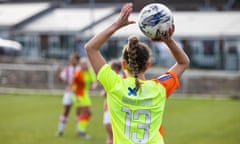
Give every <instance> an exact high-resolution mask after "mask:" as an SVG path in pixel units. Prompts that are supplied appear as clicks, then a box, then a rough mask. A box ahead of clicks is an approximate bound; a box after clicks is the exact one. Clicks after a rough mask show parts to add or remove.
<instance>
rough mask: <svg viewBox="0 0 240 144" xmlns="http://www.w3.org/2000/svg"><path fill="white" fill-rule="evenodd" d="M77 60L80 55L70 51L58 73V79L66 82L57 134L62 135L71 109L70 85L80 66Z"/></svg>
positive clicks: (71, 92)
mask: <svg viewBox="0 0 240 144" xmlns="http://www.w3.org/2000/svg"><path fill="white" fill-rule="evenodd" d="M79 60H80V56H79V55H78V54H77V53H72V54H71V55H70V56H69V64H68V65H67V66H66V67H65V68H64V69H63V70H62V71H61V72H60V74H59V79H60V80H62V81H63V82H65V83H66V88H65V92H64V96H63V99H62V103H63V112H62V114H61V116H60V119H59V123H58V132H57V136H62V135H63V132H64V128H65V125H66V122H67V118H68V115H69V113H70V110H71V106H72V95H73V91H72V88H71V85H72V81H73V75H74V72H75V71H76V70H78V69H79V68H80V67H79Z"/></svg>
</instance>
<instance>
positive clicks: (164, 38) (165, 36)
mask: <svg viewBox="0 0 240 144" xmlns="http://www.w3.org/2000/svg"><path fill="white" fill-rule="evenodd" d="M174 31H175V25H174V24H173V25H172V26H171V27H170V28H169V29H168V30H167V31H165V32H164V33H162V34H160V36H159V37H158V38H154V39H152V41H155V42H159V41H162V42H168V41H169V40H171V39H172V35H173V33H174Z"/></svg>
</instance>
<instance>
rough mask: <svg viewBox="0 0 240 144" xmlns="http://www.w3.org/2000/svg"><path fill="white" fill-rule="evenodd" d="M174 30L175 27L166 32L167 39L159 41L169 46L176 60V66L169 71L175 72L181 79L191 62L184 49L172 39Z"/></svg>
mask: <svg viewBox="0 0 240 144" xmlns="http://www.w3.org/2000/svg"><path fill="white" fill-rule="evenodd" d="M174 30H175V26H174V25H172V27H171V28H170V29H169V30H168V31H167V32H166V36H165V37H163V36H160V39H159V40H161V41H163V42H165V44H166V45H167V46H168V48H169V49H170V51H171V53H172V55H173V57H174V58H175V60H176V64H174V65H173V66H172V67H171V68H170V69H169V71H173V72H175V74H176V75H177V76H178V78H180V77H181V75H182V74H183V72H184V71H185V70H186V68H187V67H188V65H189V63H190V60H189V58H188V56H187V55H186V53H185V52H184V51H183V49H181V48H180V47H179V46H178V45H177V43H176V41H175V40H174V39H173V38H172V35H173V33H174Z"/></svg>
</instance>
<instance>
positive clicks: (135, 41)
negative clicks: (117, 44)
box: [128, 36, 139, 47]
mask: <svg viewBox="0 0 240 144" xmlns="http://www.w3.org/2000/svg"><path fill="white" fill-rule="evenodd" d="M138 42H139V39H138V37H136V36H130V37H129V38H128V44H129V46H130V47H135V46H136V45H137V44H138Z"/></svg>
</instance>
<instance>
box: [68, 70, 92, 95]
mask: <svg viewBox="0 0 240 144" xmlns="http://www.w3.org/2000/svg"><path fill="white" fill-rule="evenodd" d="M95 80H96V78H95V75H94V72H93V71H92V70H91V69H89V70H87V71H83V70H82V69H80V70H78V71H76V72H75V73H74V78H73V83H72V89H73V91H74V93H75V94H76V96H88V90H89V88H90V84H91V83H92V82H93V81H95Z"/></svg>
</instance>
